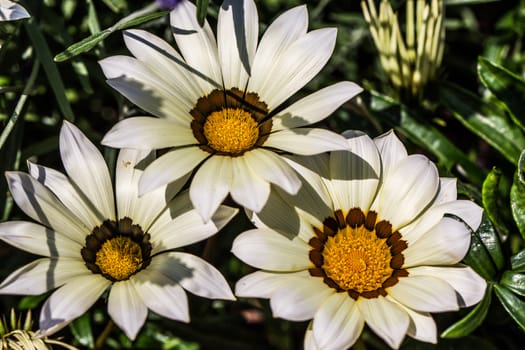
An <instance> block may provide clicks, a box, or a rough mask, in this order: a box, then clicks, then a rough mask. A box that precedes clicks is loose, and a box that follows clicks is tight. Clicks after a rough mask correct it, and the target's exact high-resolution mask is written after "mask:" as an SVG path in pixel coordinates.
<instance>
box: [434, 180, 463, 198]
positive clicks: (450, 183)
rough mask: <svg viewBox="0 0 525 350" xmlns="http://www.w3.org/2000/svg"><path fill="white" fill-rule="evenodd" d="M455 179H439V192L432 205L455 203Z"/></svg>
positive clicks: (456, 192)
mask: <svg viewBox="0 0 525 350" xmlns="http://www.w3.org/2000/svg"><path fill="white" fill-rule="evenodd" d="M457 182H458V180H457V179H456V178H452V177H440V178H439V192H438V195H437V197H436V200H435V201H434V204H441V203H447V202H452V201H455V200H456V199H457V198H458V190H457Z"/></svg>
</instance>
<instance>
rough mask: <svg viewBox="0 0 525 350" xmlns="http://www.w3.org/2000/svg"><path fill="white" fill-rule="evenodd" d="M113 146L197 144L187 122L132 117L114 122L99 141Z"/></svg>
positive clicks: (138, 147)
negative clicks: (184, 123)
mask: <svg viewBox="0 0 525 350" xmlns="http://www.w3.org/2000/svg"><path fill="white" fill-rule="evenodd" d="M101 143H102V144H103V145H105V146H110V147H113V148H125V147H127V148H134V149H141V150H152V149H159V148H168V147H177V146H187V145H196V144H198V141H197V139H196V138H195V137H194V136H193V133H192V131H191V129H190V127H189V124H188V125H187V126H186V125H181V124H180V123H177V122H176V121H173V120H172V119H159V118H153V117H133V118H128V119H124V120H122V121H120V122H118V123H117V124H115V125H114V126H113V127H112V128H111V129H110V130H109V131H108V132H107V134H106V135H104V138H103V139H102V142H101Z"/></svg>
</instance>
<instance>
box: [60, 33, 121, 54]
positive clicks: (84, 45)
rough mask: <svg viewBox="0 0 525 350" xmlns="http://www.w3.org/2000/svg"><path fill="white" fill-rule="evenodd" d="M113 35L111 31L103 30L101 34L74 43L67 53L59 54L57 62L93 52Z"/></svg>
mask: <svg viewBox="0 0 525 350" xmlns="http://www.w3.org/2000/svg"><path fill="white" fill-rule="evenodd" d="M109 34H111V31H110V30H109V29H106V30H103V31H101V32H99V33H96V34H93V35H90V36H88V37H87V38H85V39H83V40H81V41H79V42H76V43H74V44H73V45H71V46H69V47H68V48H67V49H66V50H65V51H63V52H61V53H59V54H58V55H56V56H55V62H63V61H67V60H68V59H70V58H71V57H74V56H76V55H79V54H81V53H83V52H86V51H89V50H91V49H92V48H93V47H95V46H96V45H97V44H98V43H99V42H101V41H102V40H104V39H105V38H106V37H108V36H109Z"/></svg>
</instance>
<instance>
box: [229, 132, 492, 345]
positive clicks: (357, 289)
mask: <svg viewBox="0 0 525 350" xmlns="http://www.w3.org/2000/svg"><path fill="white" fill-rule="evenodd" d="M345 135H346V136H347V137H348V149H349V150H350V151H336V152H331V153H330V154H329V155H328V154H323V155H320V156H314V157H304V158H305V159H302V160H299V159H297V161H301V162H302V164H301V165H300V164H299V163H296V162H292V161H290V164H293V166H294V167H295V169H296V170H297V171H298V173H299V174H301V176H302V177H303V178H304V181H305V183H304V184H303V186H302V187H301V190H300V192H299V193H298V194H297V195H296V196H290V195H288V194H286V193H284V192H282V191H279V190H278V189H277V190H276V191H272V196H271V197H270V199H269V200H268V203H267V205H266V207H265V208H264V209H263V210H262V211H261V212H260V213H259V214H254V215H253V216H252V217H253V221H254V223H255V225H256V226H257V227H258V228H257V229H253V230H249V231H246V232H244V233H242V234H241V235H239V236H238V237H237V238H236V239H235V241H234V243H233V248H232V251H233V252H234V254H235V255H236V256H237V257H238V258H240V259H241V260H243V261H244V262H246V263H248V264H250V265H252V266H254V267H257V268H260V269H262V271H257V272H255V273H252V274H250V275H248V276H245V277H243V278H242V279H241V280H240V281H238V283H237V284H236V290H235V291H236V295H237V296H241V297H261V298H269V299H270V305H271V308H272V311H273V314H274V316H275V317H282V318H285V319H288V320H294V321H304V320H309V319H313V320H312V321H311V323H310V325H309V327H308V330H307V332H306V336H305V348H306V349H346V348H348V347H350V346H352V344H354V343H355V341H356V340H357V339H358V337H359V335H360V334H361V331H362V329H363V326H364V324H365V323H366V324H368V326H369V327H370V328H371V329H372V330H373V331H374V332H375V333H377V334H378V335H379V336H380V337H381V338H383V339H384V341H385V342H386V343H387V344H388V345H390V346H391V347H393V348H397V347H399V345H400V344H401V341H402V340H403V338H404V336H405V334H408V335H409V336H411V337H414V338H416V339H418V340H421V341H425V342H436V341H437V339H436V338H437V335H436V325H435V322H434V320H433V319H432V317H431V315H430V313H431V312H442V311H451V310H457V309H458V308H459V307H465V306H471V305H473V304H475V303H477V302H479V300H480V299H481V298H482V296H483V294H484V290H485V287H486V282H485V281H484V280H483V279H482V278H481V277H479V276H478V275H477V274H476V273H475V272H474V271H473V270H472V269H471V268H470V267H467V266H465V265H461V264H459V262H460V261H461V259H462V258H463V257H464V256H465V254H466V253H467V250H468V249H469V244H470V230H471V229H472V230H474V229H476V228H477V227H478V226H479V224H480V222H481V213H482V210H481V208H480V207H479V206H477V205H476V204H474V203H473V202H470V201H467V200H457V199H456V198H457V196H456V183H455V180H454V179H450V178H439V176H438V172H437V169H436V167H435V165H434V164H433V163H432V162H430V161H429V160H428V159H427V158H426V157H424V156H422V155H410V156H408V155H407V151H406V149H405V148H404V146H403V145H402V143H401V142H400V141H399V139H397V137H396V136H395V135H394V134H393V133H388V134H385V135H383V136H381V137H378V138H377V139H375V142H374V141H373V140H372V139H370V138H369V137H368V136H366V135H364V134H361V133H357V132H347V133H346V134H345ZM274 193H275V194H274ZM290 203H295V204H290ZM293 206H295V207H293ZM445 214H451V215H452V216H451V215H445ZM457 218H461V219H462V221H460V220H458V219H457ZM467 225H468V226H470V228H469V227H468V226H467Z"/></svg>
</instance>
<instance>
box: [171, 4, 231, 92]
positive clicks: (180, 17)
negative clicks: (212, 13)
mask: <svg viewBox="0 0 525 350" xmlns="http://www.w3.org/2000/svg"><path fill="white" fill-rule="evenodd" d="M170 23H171V30H172V32H173V36H174V37H175V41H176V42H177V47H178V48H179V50H180V52H181V54H182V56H183V57H184V59H185V61H186V63H187V64H188V70H189V71H190V72H191V73H193V76H194V79H195V80H197V81H198V83H199V84H200V85H201V87H202V90H203V91H211V90H213V89H214V88H221V87H222V85H221V83H222V76H221V70H220V67H219V63H218V62H219V60H218V54H217V43H216V41H215V36H214V35H213V32H212V30H211V28H210V25H209V24H208V21H205V23H204V26H202V27H201V26H200V25H199V23H198V22H197V15H196V9H195V5H193V4H192V3H191V2H189V1H187V0H184V1H181V2H180V3H179V4H178V5H177V8H176V9H174V10H173V11H171V12H170Z"/></svg>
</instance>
